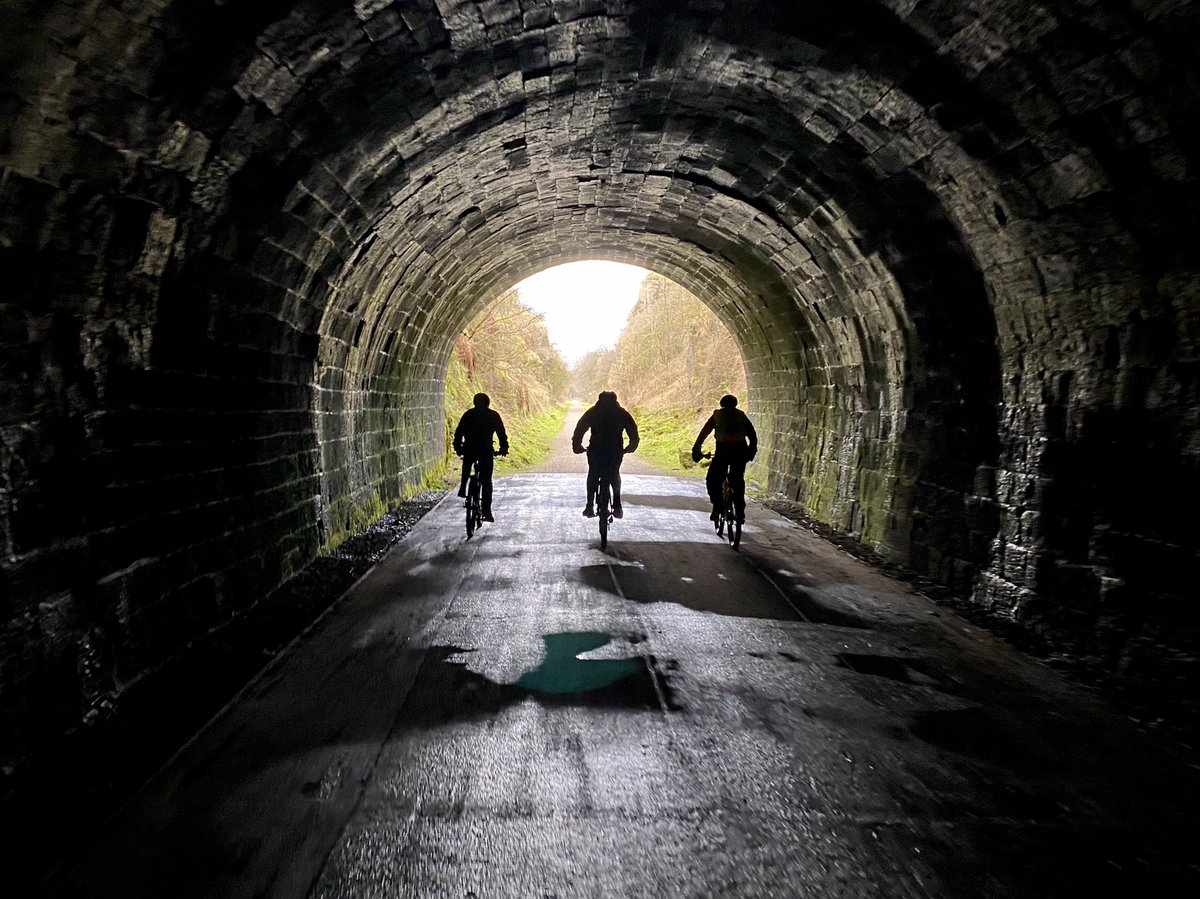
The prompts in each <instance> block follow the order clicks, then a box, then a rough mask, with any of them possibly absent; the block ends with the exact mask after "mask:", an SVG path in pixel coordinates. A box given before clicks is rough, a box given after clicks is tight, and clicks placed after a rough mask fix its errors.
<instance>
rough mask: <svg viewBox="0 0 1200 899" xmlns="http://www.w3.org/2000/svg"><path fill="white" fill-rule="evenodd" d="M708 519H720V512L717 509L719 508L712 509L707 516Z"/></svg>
mask: <svg viewBox="0 0 1200 899" xmlns="http://www.w3.org/2000/svg"><path fill="white" fill-rule="evenodd" d="M708 520H709V521H720V520H721V512H720V510H719V509H713V510H712V514H711V515H709V516H708Z"/></svg>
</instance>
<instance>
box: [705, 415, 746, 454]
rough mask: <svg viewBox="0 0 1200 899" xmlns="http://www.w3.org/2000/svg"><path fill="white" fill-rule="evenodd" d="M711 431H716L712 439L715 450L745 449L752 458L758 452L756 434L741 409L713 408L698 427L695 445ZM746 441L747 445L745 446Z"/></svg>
mask: <svg viewBox="0 0 1200 899" xmlns="http://www.w3.org/2000/svg"><path fill="white" fill-rule="evenodd" d="M713 431H716V436H715V437H714V439H715V440H716V443H717V452H722V451H729V450H734V449H747V454H748V456H749V457H750V458H754V454H755V453H757V452H758V434H757V433H756V432H755V430H754V425H752V424H751V423H750V419H749V418H748V417H747V416H746V413H745V412H743V411H742V410H741V409H736V408H734V409H715V410H713V414H712V415H710V416H709V417H708V421H706V422H705V423H704V427H702V428H701V429H700V436H698V437H697V438H696V446H697V447H699V446H700V444H702V443H703V442H704V438H706V437H707V436H708V435H709V434H710V433H712V432H713ZM747 443H748V444H749V447H747Z"/></svg>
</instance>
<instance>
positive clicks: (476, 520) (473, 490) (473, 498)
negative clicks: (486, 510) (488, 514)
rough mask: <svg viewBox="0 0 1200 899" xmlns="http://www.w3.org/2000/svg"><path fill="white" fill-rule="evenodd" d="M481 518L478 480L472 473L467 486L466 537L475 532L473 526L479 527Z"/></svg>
mask: <svg viewBox="0 0 1200 899" xmlns="http://www.w3.org/2000/svg"><path fill="white" fill-rule="evenodd" d="M481 519H482V513H481V512H480V509H479V481H478V479H477V478H476V477H475V475H474V474H472V475H471V480H470V483H469V484H468V486H467V539H468V540H470V539H471V536H472V535H473V534H474V533H475V528H477V527H479V524H480V521H481Z"/></svg>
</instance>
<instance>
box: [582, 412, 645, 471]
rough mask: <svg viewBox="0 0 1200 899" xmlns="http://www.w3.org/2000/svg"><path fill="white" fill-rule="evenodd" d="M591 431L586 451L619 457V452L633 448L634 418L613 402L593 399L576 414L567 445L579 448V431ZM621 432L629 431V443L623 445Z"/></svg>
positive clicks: (635, 426)
mask: <svg viewBox="0 0 1200 899" xmlns="http://www.w3.org/2000/svg"><path fill="white" fill-rule="evenodd" d="M589 429H590V430H591V432H592V439H591V440H590V441H589V442H588V455H589V456H595V455H600V456H602V457H604V458H609V459H614V458H619V457H620V456H621V454H622V453H623V452H631V453H632V452H633V451H634V450H636V449H637V447H638V429H637V422H635V421H634V420H633V416H632V415H630V414H629V412H628V411H627V410H626V409H624V408H623V407H621V406H619V405H618V404H616V403H596V405H594V406H592V407H591V408H590V409H588V410H587V411H586V412H584V413H583V415H581V416H579V424H577V425H575V433H574V435H572V437H571V447H572V448H573V449H574V450H575V452H577V453H578V452H582V450H583V435H584V434H586V433H587V432H588V430H589ZM624 433H628V434H629V446H628V447H626V446H625V440H624V437H623V434H624Z"/></svg>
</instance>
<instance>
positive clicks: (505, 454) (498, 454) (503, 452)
mask: <svg viewBox="0 0 1200 899" xmlns="http://www.w3.org/2000/svg"><path fill="white" fill-rule="evenodd" d="M496 455H497V456H507V455H508V449H507V448H505V449H502V450H500V452H498V453H496Z"/></svg>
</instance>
